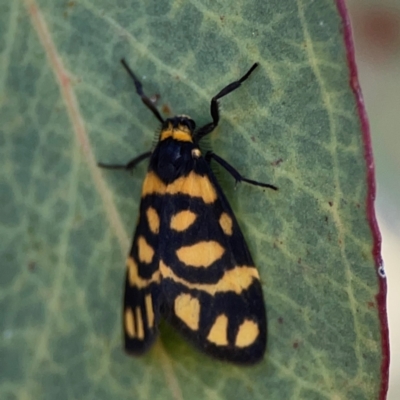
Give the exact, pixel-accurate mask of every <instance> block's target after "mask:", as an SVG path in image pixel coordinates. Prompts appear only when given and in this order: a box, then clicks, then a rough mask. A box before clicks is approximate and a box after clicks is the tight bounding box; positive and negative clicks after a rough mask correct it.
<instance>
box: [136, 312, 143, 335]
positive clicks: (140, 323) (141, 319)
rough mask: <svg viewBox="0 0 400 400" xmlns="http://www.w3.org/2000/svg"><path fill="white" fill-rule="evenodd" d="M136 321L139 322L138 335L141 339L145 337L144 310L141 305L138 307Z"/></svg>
mask: <svg viewBox="0 0 400 400" xmlns="http://www.w3.org/2000/svg"><path fill="white" fill-rule="evenodd" d="M136 322H137V337H138V339H140V340H143V338H144V329H143V317H142V310H141V309H140V307H139V306H137V307H136Z"/></svg>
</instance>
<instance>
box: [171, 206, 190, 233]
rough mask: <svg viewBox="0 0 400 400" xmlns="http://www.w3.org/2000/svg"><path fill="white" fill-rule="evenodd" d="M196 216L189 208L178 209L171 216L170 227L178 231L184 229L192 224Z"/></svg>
mask: <svg viewBox="0 0 400 400" xmlns="http://www.w3.org/2000/svg"><path fill="white" fill-rule="evenodd" d="M196 218H197V215H196V214H195V213H194V212H192V211H190V210H184V211H180V212H178V213H176V214H175V215H173V216H172V218H171V224H170V227H171V229H173V230H175V231H178V232H182V231H185V230H186V229H187V228H189V226H190V225H192V224H193V222H194V221H195V220H196Z"/></svg>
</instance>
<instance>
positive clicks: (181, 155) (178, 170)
mask: <svg viewBox="0 0 400 400" xmlns="http://www.w3.org/2000/svg"><path fill="white" fill-rule="evenodd" d="M200 158H201V152H200V149H199V148H198V146H197V145H196V144H195V143H193V141H192V137H191V135H190V133H188V132H186V131H185V130H182V129H180V128H173V129H170V130H168V129H165V130H163V131H162V132H161V134H160V140H159V142H158V143H157V146H156V147H155V149H154V151H153V153H152V155H151V158H150V166H149V170H151V171H153V172H155V173H156V174H157V175H158V176H159V177H160V179H161V180H162V181H163V182H164V183H166V184H169V183H171V182H173V181H174V180H176V179H178V178H180V177H183V176H186V175H188V174H189V172H191V171H193V170H197V166H196V165H197V162H198V160H199V159H200Z"/></svg>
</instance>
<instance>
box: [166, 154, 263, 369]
mask: <svg viewBox="0 0 400 400" xmlns="http://www.w3.org/2000/svg"><path fill="white" fill-rule="evenodd" d="M204 163H205V161H204ZM186 179H187V180H186V181H185V182H181V183H180V184H182V185H185V187H184V188H181V189H179V188H177V187H176V184H174V185H175V187H174V186H173V187H172V188H171V186H168V187H167V191H166V193H167V194H168V193H170V194H169V195H168V196H169V197H170V200H169V201H168V202H166V203H165V206H164V207H163V216H162V220H163V224H164V225H163V235H162V236H163V238H165V237H168V241H166V240H164V239H163V242H162V243H159V254H160V272H161V276H162V283H161V285H162V291H163V293H164V303H165V304H164V305H165V307H163V314H164V316H165V318H166V319H167V320H168V321H169V322H170V323H171V324H172V325H173V326H175V327H176V328H177V329H178V330H179V331H180V332H181V333H182V334H183V335H184V336H185V337H186V338H187V339H188V340H189V341H190V342H192V343H194V344H195V345H196V346H197V347H198V348H200V349H201V350H203V351H204V352H206V353H208V354H209V355H211V356H214V357H216V358H218V359H222V360H225V361H230V362H236V363H241V364H251V363H255V362H257V361H260V360H261V359H262V357H263V355H264V352H265V348H266V331H267V322H266V313H265V306H264V299H263V293H262V288H261V284H260V278H259V274H258V272H257V270H256V268H255V267H254V263H253V260H252V258H251V255H250V253H249V250H248V248H247V245H246V242H245V240H244V237H243V235H242V233H241V231H240V228H239V225H238V223H237V221H236V218H235V216H234V214H233V212H232V209H231V207H230V206H229V203H228V201H227V199H226V197H225V195H224V194H223V192H222V190H221V188H220V186H219V185H218V182H217V181H216V179H215V177H214V175H213V174H212V171H211V170H210V168H209V167H208V164H207V165H206V166H204V165H202V166H201V168H197V171H196V170H195V171H192V172H191V173H190V174H189V175H188V176H187V177H186ZM188 188H189V189H188ZM188 193H189V194H188ZM190 193H192V194H196V196H194V195H193V196H191V195H190Z"/></svg>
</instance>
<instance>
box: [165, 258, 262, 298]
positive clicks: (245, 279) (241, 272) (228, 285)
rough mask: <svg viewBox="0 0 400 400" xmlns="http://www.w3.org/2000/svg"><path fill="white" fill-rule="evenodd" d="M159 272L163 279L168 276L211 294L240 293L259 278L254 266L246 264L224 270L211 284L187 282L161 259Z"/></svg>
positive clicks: (190, 287)
mask: <svg viewBox="0 0 400 400" xmlns="http://www.w3.org/2000/svg"><path fill="white" fill-rule="evenodd" d="M160 272H161V276H162V277H163V278H164V279H165V278H170V279H172V280H173V281H174V282H177V283H181V284H182V285H185V286H186V287H187V288H189V289H197V290H202V291H203V292H207V293H209V294H211V295H212V296H213V295H215V294H216V293H217V292H235V293H236V294H241V293H242V292H243V291H245V290H247V289H248V287H249V286H250V285H251V284H252V283H253V280H255V279H256V280H259V279H260V277H259V275H258V272H257V270H256V269H255V268H254V267H248V266H246V265H242V266H238V267H235V268H233V269H231V270H228V271H225V273H224V275H223V276H222V278H221V279H220V280H219V281H218V282H217V283H213V284H208V283H191V282H188V281H186V280H184V279H182V278H180V277H179V276H177V275H176V274H174V272H173V271H172V269H171V268H169V267H168V266H167V265H165V264H164V262H163V261H162V260H160Z"/></svg>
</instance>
